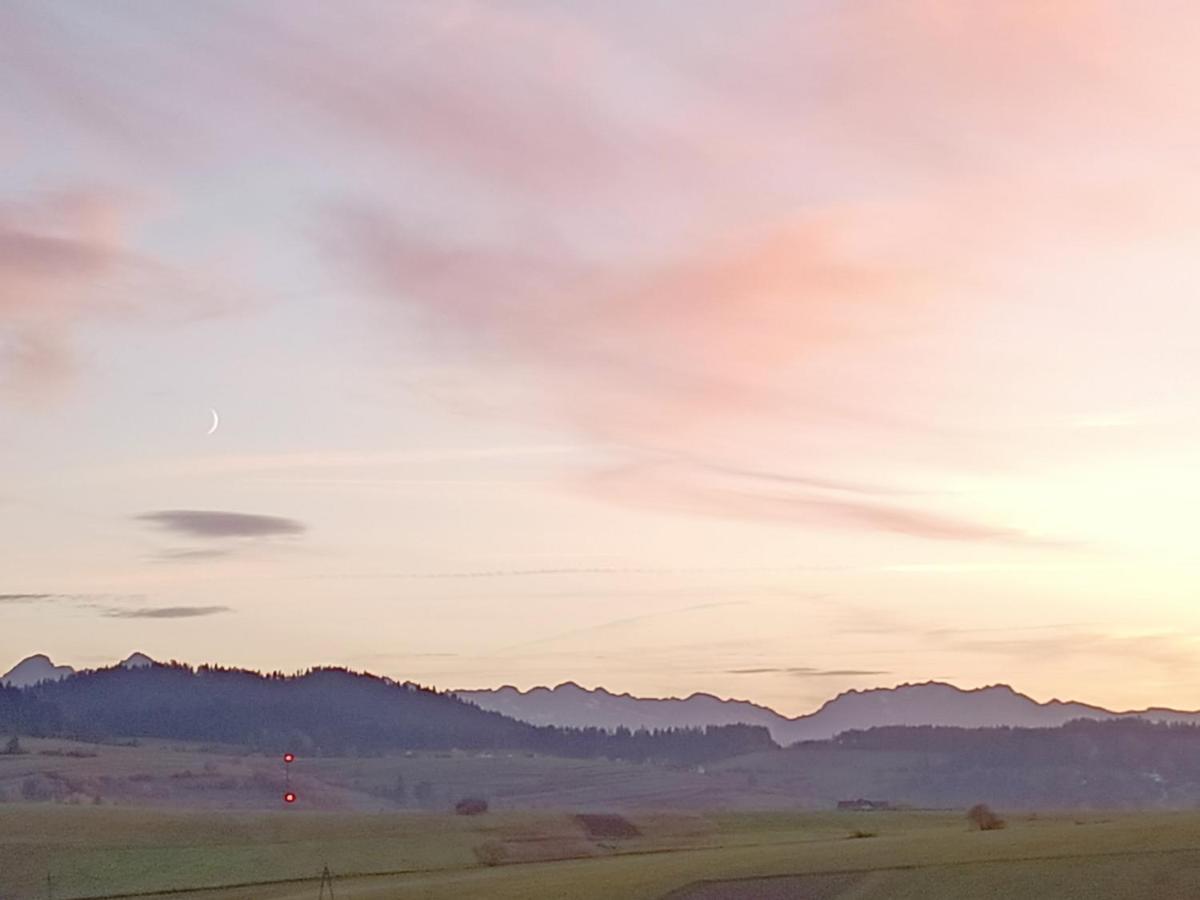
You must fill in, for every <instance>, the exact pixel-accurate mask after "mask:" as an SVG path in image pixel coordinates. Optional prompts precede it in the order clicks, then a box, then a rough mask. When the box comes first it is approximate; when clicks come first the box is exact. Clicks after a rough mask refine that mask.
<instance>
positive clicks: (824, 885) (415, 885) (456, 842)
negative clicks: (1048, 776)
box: [0, 804, 1200, 900]
mask: <svg viewBox="0 0 1200 900" xmlns="http://www.w3.org/2000/svg"><path fill="white" fill-rule="evenodd" d="M621 820H623V821H624V822H625V823H627V825H628V826H630V827H631V829H632V830H633V831H634V832H636V833H629V834H627V835H626V836H623V837H609V836H604V835H603V834H601V835H597V834H594V833H592V831H591V830H590V829H591V827H594V821H593V820H588V819H582V820H581V819H580V818H578V817H576V816H575V815H573V814H571V813H566V812H564V813H548V812H524V813H520V812H510V813H503V812H502V813H487V814H484V815H481V816H473V817H459V816H453V815H446V814H434V813H388V814H369V813H319V812H302V811H295V810H287V811H281V812H273V813H250V812H243V811H232V812H221V811H188V812H180V811H164V810H153V809H134V808H125V809H118V808H105V807H87V806H79V807H76V806H70V805H65V804H6V805H3V806H0V896H2V897H4V898H6V900H10V898H11V900H23V898H41V897H44V896H46V877H47V874H49V875H50V877H51V890H52V891H53V897H55V898H57V900H67V898H83V897H101V896H119V895H130V894H140V895H142V896H154V893H153V892H155V891H167V890H171V891H179V890H180V889H185V890H186V889H191V890H186V892H185V893H174V894H171V895H169V896H176V897H194V898H197V900H205V898H216V897H230V898H243V900H251V898H255V900H258V898H261V900H285V898H286V900H291V898H295V900H299V898H308V897H315V896H316V893H317V884H318V882H317V879H316V876H317V875H319V873H320V871H321V868H322V867H323V866H325V865H328V866H329V868H330V870H331V872H333V873H334V874H335V876H336V878H337V882H336V884H337V892H338V893H337V896H338V897H339V898H347V897H348V898H380V900H382V898H399V900H405V898H414V900H415V898H422V900H451V898H464V897H468V898H469V897H486V898H495V900H529V898H539V897H546V898H572V900H605V898H629V900H639V898H644V900H657V898H663V897H669V898H670V900H750V898H753V900H776V898H780V900H781V898H809V900H823V898H839V900H852V898H857V900H868V898H891V897H896V898H910V897H911V898H914V900H915V898H939V897H946V898H963V897H1047V898H1060V897H1066V898H1070V897H1080V898H1083V897H1087V898H1135V897H1144V896H1147V893H1148V892H1151V891H1152V893H1153V895H1154V896H1155V898H1156V900H1169V898H1176V897H1178V898H1185V897H1195V896H1197V895H1198V892H1200V814H1197V813H1190V812H1188V813H1178V812H1177V813H1125V814H1088V815H1080V814H1074V815H1044V816H1032V815H1022V816H1014V817H1010V819H1009V825H1008V827H1007V828H1006V829H1004V830H1002V831H994V832H973V831H970V830H968V829H967V827H966V823H965V820H964V819H963V818H962V816H961V815H960V814H956V813H949V812H939V813H922V812H880V813H834V812H809V813H803V812H800V813H796V812H776V813H741V814H709V815H705V814H696V813H690V814H684V813H626V814H623V815H622V816H621ZM601 821H602V822H603V820H601ZM589 823H591V824H589ZM603 830H604V829H603V828H601V831H603ZM855 833H857V834H859V835H861V836H860V837H854V836H853V835H854V834H855ZM483 848H490V854H491V855H490V856H489V855H488V852H486V851H485V852H484V853H483V854H481V849H483ZM481 859H490V861H491V862H493V863H497V864H495V865H486V864H483V863H481ZM205 888H207V889H205Z"/></svg>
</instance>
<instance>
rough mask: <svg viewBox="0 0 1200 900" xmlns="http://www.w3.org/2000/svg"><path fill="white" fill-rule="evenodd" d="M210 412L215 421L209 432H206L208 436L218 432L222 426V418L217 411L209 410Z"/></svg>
mask: <svg viewBox="0 0 1200 900" xmlns="http://www.w3.org/2000/svg"><path fill="white" fill-rule="evenodd" d="M209 412H210V413H212V417H213V420H212V426H211V427H210V428H209V429H208V431H207V432H205V433H206V434H212V433H213V432H214V431H216V430H217V426H218V425H220V424H221V417H220V416H218V415H217V411H216V410H215V409H209Z"/></svg>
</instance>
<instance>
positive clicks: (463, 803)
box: [454, 797, 488, 816]
mask: <svg viewBox="0 0 1200 900" xmlns="http://www.w3.org/2000/svg"><path fill="white" fill-rule="evenodd" d="M454 811H455V812H456V813H458V814H459V815H460V816H478V815H481V814H482V813H485V812H487V811H488V802H487V801H486V800H483V799H480V798H479V797H464V798H463V799H461V800H459V801H458V802H457V803H455V804H454Z"/></svg>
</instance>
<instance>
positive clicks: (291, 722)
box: [0, 663, 776, 765]
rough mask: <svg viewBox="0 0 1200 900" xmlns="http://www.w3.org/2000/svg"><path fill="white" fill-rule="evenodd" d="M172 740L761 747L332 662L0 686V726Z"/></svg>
mask: <svg viewBox="0 0 1200 900" xmlns="http://www.w3.org/2000/svg"><path fill="white" fill-rule="evenodd" d="M8 733H11V734H25V735H31V736H55V737H71V738H77V739H82V740H93V741H104V740H112V739H117V738H169V739H176V740H187V741H203V742H213V743H222V744H237V745H243V746H249V747H252V748H255V749H262V750H267V751H271V752H275V751H277V750H278V749H280V748H284V747H286V748H291V749H294V750H296V751H297V752H305V753H322V754H329V755H354V754H375V753H385V752H391V751H397V750H449V749H460V750H525V751H529V752H535V753H543V754H548V755H555V756H569V757H607V758H610V759H621V760H628V761H633V762H646V761H650V762H660V763H671V764H680V765H694V764H697V763H703V762H708V761H712V760H716V759H722V758H726V757H729V756H736V755H739V754H742V753H749V752H753V751H756V750H763V749H769V748H772V747H774V746H776V745H775V744H774V742H773V741H772V740H771V737H770V734H769V732H768V731H767V729H766V728H763V727H758V726H749V725H724V726H710V727H707V728H689V729H669V730H661V731H636V732H631V731H629V730H627V729H618V730H616V731H613V732H609V731H606V730H604V729H600V728H556V727H553V726H535V725H529V724H526V723H524V722H518V721H516V720H515V719H510V718H508V717H506V716H504V715H501V714H500V713H495V712H489V711H485V710H483V709H480V708H479V707H477V706H475V705H474V704H471V703H467V702H465V701H463V700H460V699H459V698H457V697H455V696H453V695H451V694H447V693H441V692H439V691H436V690H433V689H431V688H426V687H421V686H419V685H415V684H411V683H405V684H398V683H396V682H393V681H390V680H388V679H383V678H379V677H376V676H373V675H367V674H361V673H356V672H351V671H349V670H346V669H339V668H319V669H312V670H309V671H306V672H302V673H299V674H296V675H284V674H282V673H278V672H276V673H271V674H262V673H259V672H254V671H247V670H243V669H226V668H221V667H217V666H200V667H199V668H193V667H192V666H189V665H184V664H182V663H168V664H161V665H154V666H146V667H140V668H129V669H126V668H122V667H114V668H110V669H99V670H95V671H89V672H82V673H79V674H76V675H73V676H71V677H69V678H66V679H64V680H62V681H57V682H45V683H43V684H40V685H37V686H35V687H31V688H24V689H18V688H10V687H0V734H8Z"/></svg>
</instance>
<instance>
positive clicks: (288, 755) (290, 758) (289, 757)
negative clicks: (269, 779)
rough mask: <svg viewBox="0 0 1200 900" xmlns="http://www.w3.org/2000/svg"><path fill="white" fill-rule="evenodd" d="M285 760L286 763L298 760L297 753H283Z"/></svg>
mask: <svg viewBox="0 0 1200 900" xmlns="http://www.w3.org/2000/svg"><path fill="white" fill-rule="evenodd" d="M283 761H284V762H285V763H290V762H295V761H296V754H295V753H285V754H283Z"/></svg>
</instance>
